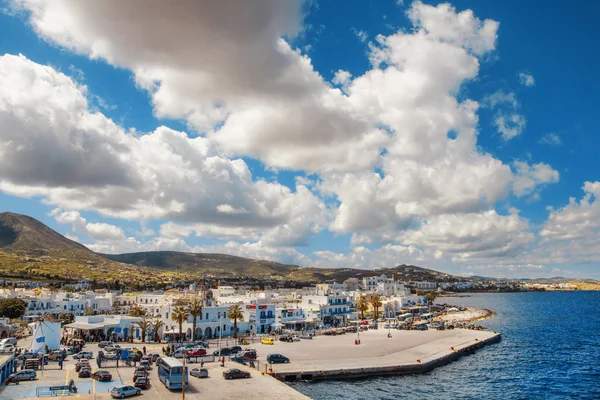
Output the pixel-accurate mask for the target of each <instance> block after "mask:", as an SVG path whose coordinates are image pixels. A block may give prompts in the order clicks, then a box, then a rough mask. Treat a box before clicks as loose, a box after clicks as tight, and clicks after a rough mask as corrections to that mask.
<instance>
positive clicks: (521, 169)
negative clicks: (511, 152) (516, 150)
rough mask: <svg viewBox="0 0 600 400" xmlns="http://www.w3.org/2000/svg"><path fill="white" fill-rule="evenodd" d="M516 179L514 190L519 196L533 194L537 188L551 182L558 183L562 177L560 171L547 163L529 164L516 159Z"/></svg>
mask: <svg viewBox="0 0 600 400" xmlns="http://www.w3.org/2000/svg"><path fill="white" fill-rule="evenodd" d="M513 168H514V169H515V179H514V181H513V186H512V189H513V192H514V194H516V195H517V196H524V195H528V194H531V193H532V192H533V191H534V190H535V189H536V188H539V187H540V186H542V185H546V184H549V183H556V182H558V181H559V179H560V175H559V173H558V171H556V170H554V169H553V168H552V167H551V166H550V165H548V164H546V163H538V164H533V165H529V164H527V163H526V162H524V161H515V162H514V163H513Z"/></svg>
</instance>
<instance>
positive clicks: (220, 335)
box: [219, 312, 223, 357]
mask: <svg viewBox="0 0 600 400" xmlns="http://www.w3.org/2000/svg"><path fill="white" fill-rule="evenodd" d="M222 337H223V323H221V312H219V357H220V356H221V338H222Z"/></svg>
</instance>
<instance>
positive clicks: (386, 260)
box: [313, 245, 423, 269]
mask: <svg viewBox="0 0 600 400" xmlns="http://www.w3.org/2000/svg"><path fill="white" fill-rule="evenodd" d="M313 255H314V256H315V260H314V265H315V266H319V267H330V268H331V267H334V268H367V269H376V268H390V267H395V266H396V265H400V264H420V263H422V261H423V252H422V251H421V250H419V249H418V248H416V247H414V246H399V245H385V246H382V247H380V248H378V249H375V250H371V249H368V248H366V247H363V246H356V247H353V248H352V250H351V251H350V252H349V253H348V254H343V253H334V252H332V251H329V250H323V251H317V252H314V253H313Z"/></svg>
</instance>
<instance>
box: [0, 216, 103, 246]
mask: <svg viewBox="0 0 600 400" xmlns="http://www.w3.org/2000/svg"><path fill="white" fill-rule="evenodd" d="M0 248H3V249H5V250H26V251H35V250H42V251H43V250H50V249H53V250H56V249H62V250H80V251H87V252H90V253H91V251H90V250H89V249H88V248H86V247H85V246H83V245H81V244H79V243H77V242H74V241H72V240H70V239H67V238H66V237H64V236H62V235H61V234H59V233H57V232H55V231H53V230H52V229H50V228H48V227H47V226H46V225H44V224H43V223H41V222H40V221H38V220H37V219H35V218H31V217H28V216H26V215H21V214H14V213H10V212H5V213H0Z"/></svg>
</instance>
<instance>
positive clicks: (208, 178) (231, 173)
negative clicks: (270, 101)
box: [0, 55, 325, 242]
mask: <svg viewBox="0 0 600 400" xmlns="http://www.w3.org/2000/svg"><path fill="white" fill-rule="evenodd" d="M0 86H1V87H2V88H3V90H2V91H0V189H1V190H3V191H5V192H7V193H11V194H13V195H17V196H27V197H29V196H43V197H44V198H45V201H46V202H48V203H50V204H53V205H57V206H60V207H63V208H65V209H71V210H82V209H86V210H95V211H97V212H99V213H101V214H103V215H106V216H112V217H117V218H125V219H146V220H150V219H163V218H164V219H168V218H171V219H180V220H185V221H188V222H196V221H203V222H204V223H206V224H213V225H218V226H221V227H231V226H240V227H244V228H250V229H252V228H261V229H265V230H269V229H273V228H278V229H286V228H285V227H286V226H289V224H292V225H293V226H295V225H294V224H296V223H297V222H294V221H299V220H302V221H303V222H302V225H303V226H307V227H309V228H306V229H305V230H302V229H298V231H297V232H296V233H295V234H294V235H295V239H291V236H292V235H291V234H288V235H287V236H285V235H284V236H285V240H291V241H294V240H295V241H299V242H302V241H303V240H304V238H303V237H301V235H302V232H304V233H306V234H309V233H310V232H312V227H313V226H314V225H315V224H323V218H324V213H325V207H324V205H323V204H322V202H321V200H319V199H318V198H317V197H316V196H314V195H313V194H312V193H311V192H310V190H308V189H306V188H305V187H303V186H298V187H296V191H295V192H292V190H290V189H289V188H288V187H286V186H283V185H280V184H279V183H268V182H265V181H263V180H258V181H256V182H254V181H253V179H252V175H251V173H250V171H249V170H248V167H247V165H246V164H245V163H244V161H242V160H239V159H238V160H230V159H227V158H226V157H224V156H223V155H222V154H221V153H220V152H219V151H218V149H217V148H216V146H215V144H214V143H213V142H212V141H211V140H210V139H206V138H201V137H197V138H189V137H188V136H187V135H186V134H185V133H183V132H177V131H174V130H171V129H169V128H166V127H159V128H157V129H156V130H155V131H154V132H151V133H148V134H145V135H139V134H136V133H131V132H129V133H127V132H124V130H123V128H121V127H119V126H117V125H115V124H114V123H113V122H112V121H111V120H110V119H108V118H106V117H105V116H104V115H102V114H101V113H99V112H96V113H91V112H90V111H88V109H87V101H86V97H85V96H84V94H83V93H82V91H81V89H80V88H79V87H78V86H77V85H76V84H75V83H74V82H73V81H72V80H71V79H70V78H68V77H67V76H65V75H63V74H61V73H59V72H57V71H55V70H53V69H52V68H50V67H44V66H41V65H39V64H35V63H33V62H31V61H29V60H28V59H26V58H25V57H23V56H18V57H16V56H11V55H5V56H2V57H0ZM22 160H29V161H28V162H27V163H23V162H22ZM305 207H307V208H305ZM98 229H99V230H100V228H98ZM97 234H98V235H101V233H100V232H99V231H98V232H97ZM104 234H110V233H106V232H105V233H104ZM273 240H274V241H275V239H273Z"/></svg>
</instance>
